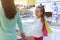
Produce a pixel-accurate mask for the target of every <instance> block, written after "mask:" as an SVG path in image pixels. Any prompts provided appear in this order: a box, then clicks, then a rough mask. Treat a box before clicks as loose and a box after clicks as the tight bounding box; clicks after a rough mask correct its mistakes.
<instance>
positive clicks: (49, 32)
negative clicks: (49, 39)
mask: <svg viewBox="0 0 60 40" xmlns="http://www.w3.org/2000/svg"><path fill="white" fill-rule="evenodd" d="M45 25H46V29H47V32H48V34H51V33H52V30H51V28H50V26H49V24H48V22H47V21H45Z"/></svg>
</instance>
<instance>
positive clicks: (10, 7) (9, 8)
mask: <svg viewBox="0 0 60 40" xmlns="http://www.w3.org/2000/svg"><path fill="white" fill-rule="evenodd" d="M1 3H2V7H3V9H4V12H5V16H6V17H7V18H8V19H13V18H14V17H15V15H16V12H17V11H16V6H15V4H14V0H1Z"/></svg>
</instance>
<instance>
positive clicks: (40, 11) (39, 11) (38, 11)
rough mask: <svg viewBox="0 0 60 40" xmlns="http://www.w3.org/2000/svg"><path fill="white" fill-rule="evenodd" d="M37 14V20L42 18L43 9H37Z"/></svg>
mask: <svg viewBox="0 0 60 40" xmlns="http://www.w3.org/2000/svg"><path fill="white" fill-rule="evenodd" d="M35 14H36V16H37V18H40V17H41V15H42V10H41V8H36V11H35Z"/></svg>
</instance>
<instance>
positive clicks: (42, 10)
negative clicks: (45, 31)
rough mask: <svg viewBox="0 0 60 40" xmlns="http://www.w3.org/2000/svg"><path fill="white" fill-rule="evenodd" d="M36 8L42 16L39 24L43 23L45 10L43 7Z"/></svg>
mask: <svg viewBox="0 0 60 40" xmlns="http://www.w3.org/2000/svg"><path fill="white" fill-rule="evenodd" d="M37 8H40V9H41V10H40V11H41V12H42V15H41V22H42V23H45V19H44V16H45V9H44V6H38V7H37Z"/></svg>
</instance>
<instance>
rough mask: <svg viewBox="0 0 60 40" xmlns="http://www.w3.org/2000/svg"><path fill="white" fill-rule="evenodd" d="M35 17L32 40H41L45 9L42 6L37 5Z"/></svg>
mask: <svg viewBox="0 0 60 40" xmlns="http://www.w3.org/2000/svg"><path fill="white" fill-rule="evenodd" d="M35 12H36V13H35V14H36V19H35V29H34V32H33V33H34V34H33V36H34V40H43V33H42V28H43V24H44V15H45V10H44V6H38V7H37V8H36V11H35Z"/></svg>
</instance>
